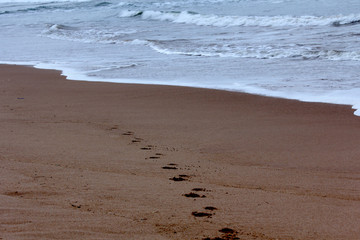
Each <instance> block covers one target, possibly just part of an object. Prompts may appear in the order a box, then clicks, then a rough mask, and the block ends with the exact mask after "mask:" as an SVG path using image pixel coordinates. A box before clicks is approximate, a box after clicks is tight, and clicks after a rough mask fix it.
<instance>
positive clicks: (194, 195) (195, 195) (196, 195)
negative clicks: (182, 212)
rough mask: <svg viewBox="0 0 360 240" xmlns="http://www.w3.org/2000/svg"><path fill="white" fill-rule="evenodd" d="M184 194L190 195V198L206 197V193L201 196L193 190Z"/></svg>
mask: <svg viewBox="0 0 360 240" xmlns="http://www.w3.org/2000/svg"><path fill="white" fill-rule="evenodd" d="M184 196H185V197H188V198H206V196H205V195H202V196H200V195H199V194H197V193H193V192H190V193H186V194H184Z"/></svg>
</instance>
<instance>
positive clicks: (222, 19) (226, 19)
mask: <svg viewBox="0 0 360 240" xmlns="http://www.w3.org/2000/svg"><path fill="white" fill-rule="evenodd" d="M137 15H141V18H143V19H150V20H160V21H170V22H174V23H184V24H195V25H200V26H215V27H233V26H264V27H267V26H273V27H282V26H325V25H330V24H333V23H334V22H340V23H347V22H351V21H356V20H359V19H360V14H350V15H345V16H344V15H336V16H328V17H323V16H320V17H318V16H219V15H203V14H197V13H190V12H188V11H182V12H163V11H130V10H125V11H122V12H121V13H120V15H119V16H120V17H133V16H137Z"/></svg>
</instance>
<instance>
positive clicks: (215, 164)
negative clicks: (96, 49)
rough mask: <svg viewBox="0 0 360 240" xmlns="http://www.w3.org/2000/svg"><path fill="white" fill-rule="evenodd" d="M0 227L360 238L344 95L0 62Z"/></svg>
mask: <svg viewBox="0 0 360 240" xmlns="http://www.w3.org/2000/svg"><path fill="white" fill-rule="evenodd" d="M0 93H1V94H0V103H1V104H0V239H244V240H250V239H266V240H270V239H289V240H290V239H291V240H293V239H316V240H321V239H324V240H332V239H337V240H340V239H341V240H355V239H360V227H359V226H360V147H359V143H360V118H359V117H356V116H354V115H353V110H352V109H351V107H350V106H341V105H330V104H319V103H304V102H298V101H290V100H283V99H276V98H267V97H261V96H254V95H249V94H243V93H234V92H226V91H217V90H207V89H196V88H184V87H170V86H153V85H131V84H114V83H95V82H81V81H69V80H66V79H65V77H63V76H60V72H58V71H50V70H39V69H34V68H31V67H24V66H10V65H1V66H0Z"/></svg>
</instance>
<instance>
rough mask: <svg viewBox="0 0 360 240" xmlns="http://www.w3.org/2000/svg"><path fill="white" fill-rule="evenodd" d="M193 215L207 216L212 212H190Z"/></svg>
mask: <svg viewBox="0 0 360 240" xmlns="http://www.w3.org/2000/svg"><path fill="white" fill-rule="evenodd" d="M191 214H192V215H193V216H194V217H208V218H210V217H211V216H212V213H205V212H192V213H191Z"/></svg>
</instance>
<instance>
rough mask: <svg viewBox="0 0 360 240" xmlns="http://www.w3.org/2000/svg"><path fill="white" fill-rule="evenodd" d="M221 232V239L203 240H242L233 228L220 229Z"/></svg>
mask: <svg viewBox="0 0 360 240" xmlns="http://www.w3.org/2000/svg"><path fill="white" fill-rule="evenodd" d="M219 232H221V233H222V236H221V237H214V238H209V237H207V238H203V240H236V239H240V238H239V237H238V236H237V234H238V232H237V231H235V230H233V229H231V228H223V229H220V230H219Z"/></svg>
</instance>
